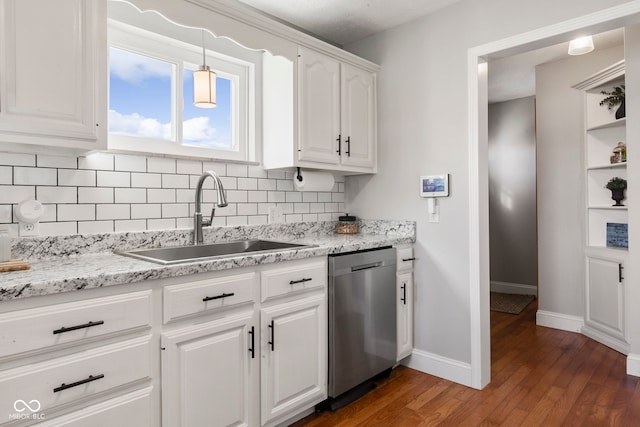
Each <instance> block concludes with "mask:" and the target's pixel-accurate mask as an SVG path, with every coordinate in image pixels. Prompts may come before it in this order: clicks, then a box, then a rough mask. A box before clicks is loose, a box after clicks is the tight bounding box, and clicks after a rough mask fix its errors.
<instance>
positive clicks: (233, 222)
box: [227, 216, 248, 227]
mask: <svg viewBox="0 0 640 427" xmlns="http://www.w3.org/2000/svg"><path fill="white" fill-rule="evenodd" d="M247 224H248V220H247V217H246V216H232V217H228V218H227V226H228V227H236V226H239V225H247Z"/></svg>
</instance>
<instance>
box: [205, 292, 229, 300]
mask: <svg viewBox="0 0 640 427" xmlns="http://www.w3.org/2000/svg"><path fill="white" fill-rule="evenodd" d="M234 295H235V294H234V293H233V292H231V293H230V294H227V293H221V294H220V295H216V296H215V297H204V298H202V301H203V302H207V301H211V300H214V299H220V298H226V297H232V296H234Z"/></svg>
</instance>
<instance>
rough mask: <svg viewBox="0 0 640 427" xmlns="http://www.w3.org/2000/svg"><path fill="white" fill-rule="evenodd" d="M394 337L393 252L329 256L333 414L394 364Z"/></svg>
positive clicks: (389, 249) (394, 261)
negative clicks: (370, 380) (371, 380)
mask: <svg viewBox="0 0 640 427" xmlns="http://www.w3.org/2000/svg"><path fill="white" fill-rule="evenodd" d="M396 335H397V331H396V250H395V248H391V247H385V248H381V249H375V250H367V251H361V252H351V253H348V254H336V255H330V256H329V392H328V394H329V397H330V398H332V399H329V400H330V401H331V400H333V401H336V402H337V403H336V404H330V407H331V409H337V408H339V407H340V406H344V405H345V404H347V403H349V402H350V401H352V400H355V399H357V398H358V397H359V396H360V395H362V394H364V393H366V392H367V391H368V390H369V389H371V388H372V387H373V386H372V385H368V384H371V383H370V382H369V383H367V380H369V379H371V378H373V377H375V376H376V375H378V374H380V373H382V372H384V371H386V370H388V369H390V368H391V367H392V366H393V365H394V364H395V362H396V351H397V350H396ZM358 386H360V387H358ZM347 392H348V393H347Z"/></svg>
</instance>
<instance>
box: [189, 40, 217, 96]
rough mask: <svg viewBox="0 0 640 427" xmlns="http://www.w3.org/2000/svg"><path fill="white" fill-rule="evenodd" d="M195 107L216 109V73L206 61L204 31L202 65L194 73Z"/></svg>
mask: <svg viewBox="0 0 640 427" xmlns="http://www.w3.org/2000/svg"><path fill="white" fill-rule="evenodd" d="M193 105H195V106H196V107H198V108H215V107H216V73H215V72H213V71H211V70H210V69H209V66H208V65H207V62H206V59H205V47H204V30H203V31H202V65H201V66H200V68H198V71H194V72H193Z"/></svg>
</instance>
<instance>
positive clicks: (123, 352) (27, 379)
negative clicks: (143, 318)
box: [0, 335, 152, 414]
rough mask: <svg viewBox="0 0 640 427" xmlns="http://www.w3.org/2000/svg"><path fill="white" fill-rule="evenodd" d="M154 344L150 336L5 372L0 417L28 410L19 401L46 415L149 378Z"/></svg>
mask: <svg viewBox="0 0 640 427" xmlns="http://www.w3.org/2000/svg"><path fill="white" fill-rule="evenodd" d="M150 344H151V336H150V335H148V336H144V337H140V338H135V339H132V340H127V341H123V342H120V343H117V344H111V345H107V346H103V347H98V348H94V349H91V350H85V351H81V352H78V353H76V354H73V355H70V356H64V357H59V358H55V359H51V360H48V361H46V362H40V363H34V364H30V365H25V366H21V367H19V368H14V369H9V370H6V371H2V372H0V414H13V413H14V412H16V411H19V410H20V409H22V410H23V411H24V410H25V408H24V405H23V404H22V402H18V401H19V400H22V401H23V402H27V403H30V405H29V406H30V407H31V408H32V409H33V408H34V406H38V407H39V408H38V411H35V412H40V413H45V414H46V412H47V410H48V409H51V408H53V407H56V406H60V405H64V404H68V403H72V402H74V401H75V400H77V399H85V398H87V397H90V396H91V395H95V394H98V393H101V392H105V391H107V390H110V389H114V388H116V387H119V386H123V385H125V384H129V383H133V382H134V381H140V380H144V379H148V378H150V375H151V372H150V367H151V364H152V363H151V362H152V361H151V348H150ZM34 400H35V401H37V402H34ZM16 406H17V407H18V408H17V409H16Z"/></svg>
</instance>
